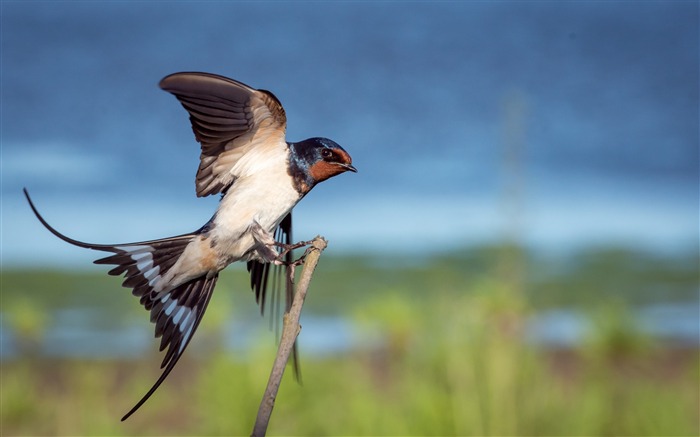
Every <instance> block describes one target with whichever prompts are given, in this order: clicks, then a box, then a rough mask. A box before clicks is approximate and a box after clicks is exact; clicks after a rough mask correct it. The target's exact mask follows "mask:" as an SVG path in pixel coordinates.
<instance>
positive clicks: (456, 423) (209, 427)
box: [0, 248, 700, 436]
mask: <svg viewBox="0 0 700 437" xmlns="http://www.w3.org/2000/svg"><path fill="white" fill-rule="evenodd" d="M502 253H503V251H502V250H501V249H498V248H481V249H478V250H473V251H468V252H467V251H465V252H458V253H454V254H450V255H445V256H441V257H435V258H430V259H426V260H423V261H421V262H414V261H412V260H409V259H399V258H397V259H393V260H390V261H386V260H384V262H383V263H382V264H381V265H380V264H379V263H378V262H373V261H372V260H366V259H362V258H344V259H341V258H333V257H324V259H322V260H321V265H320V266H319V270H318V271H317V275H316V277H315V278H314V281H313V283H312V286H311V290H310V295H309V299H308V300H307V305H306V307H305V309H304V310H305V313H309V312H313V313H316V314H328V315H338V316H342V317H346V318H349V319H350V320H352V321H354V322H355V326H356V329H357V333H358V335H360V336H362V337H363V338H368V339H370V340H371V341H367V344H366V345H365V347H362V348H359V349H357V350H353V351H351V352H347V353H344V354H338V355H329V356H316V357H308V356H307V357H304V356H303V355H302V371H303V376H304V383H303V385H301V386H300V385H298V384H296V383H295V382H294V381H293V379H292V378H291V377H290V376H289V375H287V378H285V380H284V381H283V384H282V387H281V391H280V393H279V396H278V398H277V404H276V406H275V410H274V413H273V415H272V421H271V424H270V430H269V432H270V435H650V436H651V435H698V434H700V427H699V425H698V422H699V420H700V415H699V414H700V413H699V412H700V400H699V399H698V397H699V394H698V387H699V386H700V377H699V369H700V358H699V356H698V350H697V349H681V348H669V347H666V346H667V345H664V344H661V343H660V342H659V341H655V340H654V339H651V338H648V337H645V336H644V335H643V334H642V333H641V332H640V331H639V329H638V327H637V326H636V325H635V323H634V321H633V320H632V318H631V315H630V311H631V309H632V308H634V307H635V306H636V305H641V304H648V303H653V302H669V301H691V302H697V290H698V276H697V265H698V264H697V259H695V260H689V259H687V257H684V258H675V259H674V258H664V257H657V256H652V255H649V254H640V253H638V252H634V251H626V250H604V251H599V252H597V255H596V252H589V253H582V254H578V255H576V256H572V257H570V258H569V259H564V260H561V259H559V260H557V262H552V260H543V259H541V258H538V257H535V256H533V255H531V254H525V253H521V254H520V255H517V256H515V257H514V258H513V259H516V260H518V259H519V257H523V258H521V259H520V261H515V262H527V265H528V269H527V272H524V273H523V274H524V275H525V276H523V277H520V278H516V281H515V282H514V281H513V279H512V278H511V277H508V279H502V278H503V277H504V276H507V275H503V273H502V272H503V271H504V269H506V270H507V269H508V265H505V266H504V265H503V264H499V263H498V260H499V259H501V258H500V257H501V255H502ZM557 263H558V264H557ZM552 266H555V267H556V268H554V267H552ZM222 279H223V280H222V281H221V283H220V284H219V287H218V290H217V293H216V294H215V297H214V299H213V300H212V305H211V307H210V311H211V313H210V314H208V315H207V317H205V320H204V322H203V324H202V328H201V332H199V334H198V335H197V338H196V340H195V343H200V344H212V343H213V344H216V343H217V341H216V340H218V338H217V333H220V332H221V325H222V324H223V322H224V321H225V320H227V319H228V318H231V317H238V316H239V315H240V314H241V313H243V312H246V313H247V312H250V311H256V309H255V307H254V304H253V303H252V300H253V298H252V296H251V295H247V294H246V293H248V291H247V290H248V288H247V283H246V279H245V275H244V273H243V272H241V271H240V270H239V271H234V272H232V273H231V274H228V275H226V276H224V277H223V278H222ZM119 282H120V281H118V280H117V279H114V278H107V277H104V276H103V275H100V274H96V273H92V272H90V273H85V274H78V273H61V272H42V271H31V272H29V271H10V272H8V271H4V272H3V277H2V293H3V294H2V299H3V300H2V302H3V324H7V323H9V324H11V326H13V327H14V328H15V329H19V328H21V329H24V331H22V332H24V333H23V334H21V335H23V336H26V338H27V339H28V340H27V341H29V342H30V344H31V341H39V340H37V339H40V338H41V331H42V329H46V326H47V320H49V318H50V312H51V311H53V310H55V309H56V308H61V307H68V306H81V305H87V306H102V307H104V308H110V309H111V310H112V312H113V313H114V317H115V318H119V317H122V318H123V317H124V314H127V315H128V316H129V317H131V315H133V314H136V315H138V316H139V317H141V318H143V319H146V318H147V317H146V314H145V313H144V312H143V311H142V310H141V309H140V308H139V307H138V305H137V303H136V302H135V301H134V299H133V298H132V297H130V296H129V293H128V291H126V290H124V289H121V288H120V287H119ZM231 290H234V291H235V292H232V291H231ZM244 290H245V291H244ZM660 291H661V292H660ZM582 295H583V296H582ZM234 303H235V305H234ZM555 306H557V307H559V306H566V307H572V306H577V307H580V308H584V309H585V311H587V313H588V314H590V315H591V318H592V320H593V321H594V323H593V328H592V330H591V332H590V333H589V334H588V335H587V337H586V339H585V341H583V342H582V343H581V344H580V345H579V346H577V347H574V348H571V349H563V350H544V349H540V348H537V347H535V346H533V345H531V344H529V343H528V342H527V341H525V340H524V339H523V324H524V322H525V320H526V318H527V317H528V316H529V315H530V314H532V313H533V312H536V311H539V310H541V309H545V308H550V307H555ZM262 323H264V322H262V321H261V324H262ZM302 324H303V316H302ZM145 329H151V328H150V327H148V328H145ZM301 336H302V354H303V336H304V331H303V330H302V334H301ZM32 339H34V340H32ZM255 344H256V346H255V347H254V348H253V350H251V351H249V352H247V353H246V354H245V355H243V356H236V355H234V354H232V353H230V352H227V351H224V350H223V349H222V348H221V347H220V346H219V347H212V348H205V349H206V350H205V352H203V353H202V355H201V356H195V354H194V353H192V352H193V350H195V349H191V350H190V351H188V352H190V353H189V354H185V357H184V358H183V359H182V361H181V362H180V363H179V364H178V366H177V367H176V369H175V370H174V371H173V374H172V375H171V376H170V378H169V379H168V381H166V383H165V384H164V385H163V386H162V387H161V388H160V389H159V391H158V392H157V393H156V394H155V396H154V397H153V398H152V399H151V400H150V401H149V402H148V403H147V404H146V405H145V406H144V407H143V408H142V409H141V410H140V411H139V412H138V413H137V414H136V415H134V416H133V417H132V418H131V419H129V420H128V421H127V422H125V423H121V422H119V418H120V417H121V415H122V414H123V413H124V412H125V411H127V410H128V409H129V408H130V407H131V406H132V405H133V403H135V402H136V401H137V400H138V399H139V397H140V396H141V395H142V394H143V393H144V392H145V391H146V390H147V389H148V388H149V387H150V385H151V384H152V383H153V381H154V380H155V379H156V378H157V376H158V370H157V364H156V363H157V362H159V360H158V357H157V354H156V353H155V350H156V348H155V342H154V348H153V350H154V351H153V353H152V354H151V355H149V356H147V357H144V358H143V359H142V360H136V361H126V360H123V361H121V360H69V359H61V360H58V359H53V360H52V359H47V358H45V357H41V356H39V355H38V354H36V353H29V352H27V353H24V354H23V355H22V356H21V357H20V358H17V359H12V360H5V361H4V362H3V363H2V369H1V373H2V386H1V387H0V388H1V389H0V407H1V411H0V419H1V422H2V423H1V424H0V426H1V428H0V433H1V434H2V435H3V436H11V435H248V434H249V432H250V430H251V429H252V426H253V421H254V419H255V414H256V411H257V408H258V404H259V401H260V397H261V396H262V392H263V389H264V386H265V383H266V380H267V377H268V374H269V369H270V367H271V364H272V360H273V358H274V354H275V352H276V351H275V347H274V344H272V343H271V342H270V341H269V338H265V339H261V340H260V341H259V342H256V343H255ZM28 350H29V351H31V348H29V349H28ZM196 350H199V351H201V350H202V349H201V348H200V349H196Z"/></svg>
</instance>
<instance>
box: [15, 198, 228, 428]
mask: <svg viewBox="0 0 700 437" xmlns="http://www.w3.org/2000/svg"><path fill="white" fill-rule="evenodd" d="M24 195H25V196H26V197H27V201H28V202H29V206H30V207H31V208H32V211H34V214H35V215H36V217H37V218H38V219H39V221H40V222H41V224H43V225H44V227H45V228H46V229H48V230H49V232H51V233H52V234H54V235H55V236H57V237H58V238H60V239H61V240H63V241H65V242H67V243H70V244H72V245H74V246H78V247H83V248H86V249H92V250H98V251H103V252H111V253H112V254H111V255H109V256H106V257H104V258H100V259H98V260H96V261H95V263H96V264H112V265H116V267H114V268H112V269H111V270H110V271H109V274H110V275H113V276H119V275H122V274H123V275H124V282H123V283H122V285H123V286H125V287H128V288H131V289H132V294H133V295H134V296H137V297H139V298H140V299H139V302H140V303H141V305H143V306H144V308H145V309H146V310H148V311H150V312H151V314H150V320H151V322H153V323H155V325H156V326H155V337H156V338H158V337H162V338H161V342H160V350H161V351H162V350H164V349H165V348H166V347H167V351H166V353H165V357H164V358H163V362H162V363H161V368H163V369H164V370H163V373H162V374H161V376H160V378H158V380H157V381H156V383H155V384H154V385H153V387H151V389H150V390H149V391H148V392H147V393H146V395H145V396H144V397H143V398H142V399H141V400H140V401H139V402H138V403H137V404H136V405H135V406H134V407H133V408H132V409H131V410H130V411H129V412H128V413H127V414H126V415H125V416H124V417H123V418H122V420H125V419H126V418H128V417H129V416H130V415H131V414H133V413H134V412H135V411H136V410H137V409H138V408H139V407H140V406H141V405H143V403H144V402H146V400H148V398H149V397H150V396H151V395H152V394H153V393H154V392H155V391H156V389H157V388H158V387H159V386H160V384H161V383H162V382H163V381H164V380H165V378H166V377H167V376H168V375H169V374H170V372H171V371H172V369H173V368H174V367H175V364H176V363H177V362H178V360H179V359H180V357H181V356H182V353H183V352H184V350H185V349H186V348H187V345H188V344H189V342H190V340H191V339H192V336H193V335H194V333H195V331H196V330H197V327H198V326H199V322H200V321H201V320H202V316H203V315H204V311H205V310H206V308H207V305H208V304H209V299H210V298H211V295H212V293H213V291H214V286H215V284H216V280H217V278H218V275H213V276H206V275H205V276H201V277H198V278H194V279H192V280H190V281H188V282H186V283H184V284H180V285H177V286H175V288H172V289H169V288H167V287H159V290H158V291H156V290H155V289H154V286H155V285H156V284H157V283H158V281H159V279H160V278H161V277H162V276H163V275H165V274H166V273H167V272H168V270H170V269H171V268H172V267H173V266H174V265H175V263H176V262H177V260H178V258H179V257H180V255H181V254H182V252H183V251H184V250H185V248H186V247H187V245H188V244H189V243H190V241H192V239H193V238H195V237H196V236H197V233H196V232H195V233H191V234H185V235H179V236H176V237H171V238H164V239H160V240H151V241H142V242H138V243H128V244H114V245H109V244H90V243H85V242H82V241H78V240H75V239H72V238H70V237H67V236H65V235H63V234H61V233H60V232H58V231H57V230H56V229H54V228H53V227H52V226H51V225H49V224H48V223H47V222H46V220H44V218H43V217H42V216H41V214H39V211H37V209H36V207H35V206H34V203H33V202H32V200H31V198H30V197H29V193H28V192H27V190H26V189H25V190H24Z"/></svg>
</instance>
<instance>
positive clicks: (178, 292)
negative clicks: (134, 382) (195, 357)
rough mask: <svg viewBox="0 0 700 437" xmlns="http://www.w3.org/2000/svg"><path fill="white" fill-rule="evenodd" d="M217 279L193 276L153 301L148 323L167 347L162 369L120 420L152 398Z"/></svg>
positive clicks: (189, 336)
mask: <svg viewBox="0 0 700 437" xmlns="http://www.w3.org/2000/svg"><path fill="white" fill-rule="evenodd" d="M217 278H218V275H215V276H212V277H206V276H202V277H200V278H197V279H193V280H191V281H190V282H187V283H185V284H182V285H180V286H179V287H177V288H175V289H173V290H171V291H170V292H168V293H166V294H165V295H164V296H163V297H162V298H158V299H156V300H155V302H154V303H153V305H152V308H151V322H154V323H155V324H156V337H161V343H160V350H161V351H162V350H163V349H165V348H166V347H167V348H168V350H167V352H166V353H165V357H164V358H163V362H162V363H161V365H160V367H161V369H162V368H165V370H163V373H162V374H161V375H160V378H158V380H157V381H156V382H155V384H153V387H151V389H150V390H149V391H148V392H147V393H146V394H145V395H144V397H143V398H141V400H140V401H139V402H138V403H137V404H136V405H134V407H133V408H132V409H131V410H129V412H128V413H126V414H125V415H124V417H122V420H126V419H128V418H129V416H131V415H132V414H133V413H134V412H135V411H136V410H138V409H139V407H141V405H143V404H144V402H146V401H147V400H148V398H150V397H151V395H152V394H153V393H154V392H155V391H156V390H157V389H158V387H160V385H161V384H162V383H163V381H165V378H167V377H168V375H169V374H170V372H171V371H172V370H173V368H174V367H175V364H177V362H178V360H180V357H181V356H182V353H183V352H184V351H185V349H186V348H187V345H188V344H189V343H190V340H191V339H192V336H193V335H194V333H195V331H196V330H197V327H198V326H199V322H201V321H202V316H203V315H204V312H205V311H206V309H207V305H208V304H209V299H211V295H212V292H213V291H214V286H215V285H216V280H217Z"/></svg>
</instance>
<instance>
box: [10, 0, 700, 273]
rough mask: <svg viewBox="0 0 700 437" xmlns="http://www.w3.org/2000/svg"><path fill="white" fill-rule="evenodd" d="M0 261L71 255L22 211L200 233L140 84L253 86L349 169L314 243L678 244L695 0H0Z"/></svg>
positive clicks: (693, 126) (301, 233) (163, 116)
mask: <svg viewBox="0 0 700 437" xmlns="http://www.w3.org/2000/svg"><path fill="white" fill-rule="evenodd" d="M0 7H1V8H2V10H1V12H2V14H1V19H2V23H1V24H2V26H1V27H2V30H1V32H2V39H1V48H2V55H1V56H2V64H1V66H2V71H1V72H2V90H1V94H2V95H1V99H0V100H1V105H2V108H1V109H2V112H1V117H2V120H1V122H2V129H1V138H0V139H1V146H2V187H1V190H0V193H1V194H2V262H3V264H4V265H38V264H43V265H72V266H78V265H85V264H86V263H87V262H88V261H89V260H90V259H92V254H88V253H84V252H82V251H81V250H79V249H76V248H70V247H67V246H66V245H65V244H64V243H62V242H59V241H58V240H57V239H55V238H53V237H52V236H50V235H49V234H48V233H47V232H45V231H44V230H42V229H41V227H40V225H39V224H38V223H37V222H36V221H35V220H34V219H33V217H32V216H31V213H30V211H29V209H28V208H27V206H26V204H25V202H24V200H23V198H22V196H21V188H22V187H23V186H27V187H28V188H29V189H30V192H31V193H32V194H33V196H34V198H35V201H36V203H37V204H38V206H39V208H40V210H41V211H43V213H44V214H45V215H46V217H47V219H49V221H50V222H52V223H53V224H55V225H56V226H57V227H58V228H59V229H61V230H63V231H64V232H66V233H68V234H69V235H71V236H73V237H76V238H79V239H84V240H88V241H94V242H104V243H114V242H126V241H136V240H142V239H152V238H158V237H165V236H168V235H172V234H179V233H183V232H187V231H191V230H194V229H197V228H199V226H201V225H202V224H203V223H204V222H205V221H206V220H207V219H208V218H209V217H210V216H211V214H212V212H213V210H214V208H215V204H216V199H197V198H195V196H194V183H193V182H194V174H195V170H196V167H197V159H198V155H199V151H198V145H197V144H196V143H195V141H194V139H193V135H192V133H191V130H190V127H189V125H188V121H187V117H186V115H185V111H184V110H183V109H182V108H181V107H180V106H179V104H178V103H177V102H176V100H175V99H174V98H173V97H172V96H171V95H168V94H167V93H165V92H163V91H160V90H159V89H158V88H157V85H156V84H157V83H158V81H159V80H160V79H161V78H162V77H163V76H165V75H167V74H170V73H173V72H176V71H183V70H201V71H209V72H215V73H220V74H223V75H226V76H230V77H233V78H236V79H239V80H241V81H244V82H246V83H249V84H250V85H252V86H255V87H258V88H265V89H270V90H272V91H273V92H274V93H275V94H276V95H277V96H278V97H279V98H280V100H281V101H282V102H283V104H284V105H285V108H286V110H287V114H288V120H289V125H288V138H289V139H290V140H299V139H302V138H306V137H310V136H318V135H320V136H328V137H330V138H333V139H334V140H336V141H337V142H339V143H340V144H342V145H343V146H344V147H345V148H346V149H347V150H348V151H349V152H350V153H351V154H352V156H353V158H354V163H355V164H356V167H357V168H358V169H359V170H360V172H359V173H358V174H349V175H342V176H340V177H338V178H335V179H333V180H331V181H329V182H326V183H324V184H322V185H321V186H319V187H318V188H316V189H315V190H314V192H313V193H311V195H310V196H308V197H307V198H306V199H304V201H303V202H302V204H300V205H299V207H298V211H297V216H296V218H297V219H296V229H297V231H296V235H297V236H298V237H299V238H310V237H313V236H314V235H316V234H319V233H320V234H323V235H325V236H326V237H327V238H328V239H329V240H330V241H331V248H332V249H333V250H336V251H357V250H373V251H392V250H401V251H426V250H427V251H441V250H445V249H450V248H454V247H457V246H461V245H465V244H474V243H479V242H484V241H493V240H497V239H500V238H502V237H503V236H504V235H506V236H513V235H514V236H515V237H517V238H519V239H521V240H522V241H523V242H524V243H526V244H529V245H532V246H534V247H542V248H552V249H562V248H564V249H567V248H572V247H579V246H582V245H591V244H594V245H604V244H627V245H633V246H644V247H650V248H652V249H654V250H672V251H675V250H679V249H682V250H688V249H690V250H695V251H697V245H698V202H699V200H698V199H699V193H698V181H699V180H700V176H699V172H698V163H699V157H698V145H699V142H698V119H699V112H698V83H699V81H698V54H699V53H700V50H699V46H698V45H699V43H698V4H697V3H696V2H666V1H661V2H560V3H557V2H425V3H421V2H411V3H402V2H328V3H324V2H294V3H292V2H256V3H253V2H240V3H239V2H228V3H227V2H2V4H1V6H0Z"/></svg>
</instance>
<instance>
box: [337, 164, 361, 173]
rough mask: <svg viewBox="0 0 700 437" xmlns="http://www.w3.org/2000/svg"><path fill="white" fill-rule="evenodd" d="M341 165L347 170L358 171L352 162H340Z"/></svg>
mask: <svg viewBox="0 0 700 437" xmlns="http://www.w3.org/2000/svg"><path fill="white" fill-rule="evenodd" d="M338 165H340V166H341V167H343V168H344V169H345V170H348V171H351V172H353V173H357V169H356V168H355V167H353V166H352V164H338Z"/></svg>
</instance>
